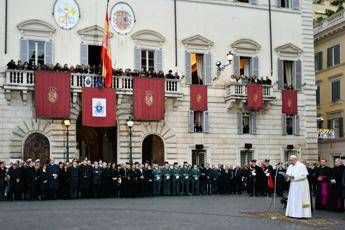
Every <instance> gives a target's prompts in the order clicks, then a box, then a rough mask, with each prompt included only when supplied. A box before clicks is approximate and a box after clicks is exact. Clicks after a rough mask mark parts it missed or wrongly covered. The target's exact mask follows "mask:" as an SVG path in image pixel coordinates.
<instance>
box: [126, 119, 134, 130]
mask: <svg viewBox="0 0 345 230" xmlns="http://www.w3.org/2000/svg"><path fill="white" fill-rule="evenodd" d="M133 125H134V122H133V121H132V120H129V121H127V126H128V127H130V128H132V127H133Z"/></svg>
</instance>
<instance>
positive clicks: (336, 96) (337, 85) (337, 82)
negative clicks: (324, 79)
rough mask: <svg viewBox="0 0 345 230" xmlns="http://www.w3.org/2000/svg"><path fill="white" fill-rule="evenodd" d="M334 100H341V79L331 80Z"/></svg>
mask: <svg viewBox="0 0 345 230" xmlns="http://www.w3.org/2000/svg"><path fill="white" fill-rule="evenodd" d="M331 91H332V92H331V93H332V102H337V101H339V100H340V79H336V80H333V81H332V82H331Z"/></svg>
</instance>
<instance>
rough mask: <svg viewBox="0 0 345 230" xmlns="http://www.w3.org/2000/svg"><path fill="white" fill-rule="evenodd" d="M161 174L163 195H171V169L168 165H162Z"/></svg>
mask: <svg viewBox="0 0 345 230" xmlns="http://www.w3.org/2000/svg"><path fill="white" fill-rule="evenodd" d="M162 176H163V195H164V196H170V195H171V190H170V188H171V186H170V184H171V171H170V169H169V166H168V167H164V168H163V169H162Z"/></svg>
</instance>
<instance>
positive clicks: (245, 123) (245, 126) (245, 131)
mask: <svg viewBox="0 0 345 230" xmlns="http://www.w3.org/2000/svg"><path fill="white" fill-rule="evenodd" d="M249 117H250V116H249V113H243V118H242V123H243V134H249V123H250V119H249Z"/></svg>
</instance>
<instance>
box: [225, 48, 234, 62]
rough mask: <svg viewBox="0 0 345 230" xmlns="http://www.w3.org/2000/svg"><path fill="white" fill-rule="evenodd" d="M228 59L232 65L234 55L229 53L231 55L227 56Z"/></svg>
mask: <svg viewBox="0 0 345 230" xmlns="http://www.w3.org/2000/svg"><path fill="white" fill-rule="evenodd" d="M226 58H227V59H228V62H229V65H231V62H232V59H233V58H234V54H233V53H232V52H231V51H229V53H227V54H226Z"/></svg>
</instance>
